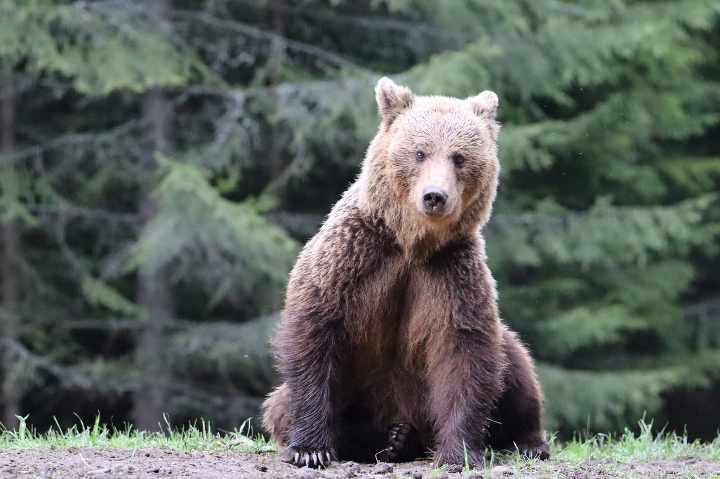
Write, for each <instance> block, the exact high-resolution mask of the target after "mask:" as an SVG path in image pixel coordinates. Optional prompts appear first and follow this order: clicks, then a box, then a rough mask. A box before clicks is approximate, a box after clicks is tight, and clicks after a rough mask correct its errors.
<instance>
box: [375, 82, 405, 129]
mask: <svg viewBox="0 0 720 479" xmlns="http://www.w3.org/2000/svg"><path fill="white" fill-rule="evenodd" d="M375 100H376V101H377V106H378V111H379V112H380V117H381V119H382V122H383V124H384V126H385V128H387V127H389V126H390V125H391V124H392V122H393V121H395V119H396V118H397V117H398V116H400V114H401V113H402V112H403V111H405V110H407V109H408V108H410V107H411V106H412V104H413V101H414V100H415V95H414V94H413V92H412V91H410V89H409V88H408V87H406V86H400V85H397V84H396V83H395V82H394V81H392V80H391V79H389V78H388V77H382V78H381V79H380V80H378V82H377V85H375Z"/></svg>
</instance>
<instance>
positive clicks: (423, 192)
mask: <svg viewBox="0 0 720 479" xmlns="http://www.w3.org/2000/svg"><path fill="white" fill-rule="evenodd" d="M375 95H376V100H377V104H378V110H379V113H380V117H381V123H380V128H379V129H378V133H377V135H376V137H375V139H374V140H373V141H372V143H371V145H370V148H369V149H368V154H367V156H366V159H365V163H364V165H363V174H362V175H361V179H362V184H363V185H364V188H362V193H361V195H362V201H363V203H364V204H365V205H366V206H368V207H369V208H371V209H373V210H375V211H378V212H380V213H381V214H382V216H383V217H384V218H385V220H386V221H387V222H388V224H389V226H390V227H391V228H392V229H393V230H395V232H396V234H397V235H398V239H399V241H400V243H401V245H402V246H403V247H404V248H405V249H406V251H409V250H412V249H417V248H418V247H422V248H424V249H427V248H431V249H432V248H437V247H439V246H441V245H443V244H445V243H447V242H448V241H450V240H452V239H453V238H458V237H459V236H462V235H472V234H475V232H476V231H477V229H478V228H479V227H481V226H482V225H484V224H485V223H486V222H487V220H488V219H489V216H490V212H491V209H492V203H493V201H494V199H495V192H496V189H497V183H498V174H499V171H500V165H499V162H498V158H497V136H498V131H499V125H498V124H497V122H496V121H495V115H496V112H497V108H498V97H497V95H496V94H495V93H493V92H491V91H484V92H482V93H480V94H478V95H476V96H472V97H469V98H466V99H464V100H463V99H458V98H450V97H443V96H418V95H415V94H413V92H412V91H410V89H408V88H407V87H404V86H399V85H396V84H395V83H394V82H392V81H391V80H390V79H388V78H381V79H380V80H379V81H378V83H377V86H376V88H375Z"/></svg>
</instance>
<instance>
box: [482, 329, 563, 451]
mask: <svg viewBox="0 0 720 479" xmlns="http://www.w3.org/2000/svg"><path fill="white" fill-rule="evenodd" d="M504 350H505V354H506V355H507V360H508V371H507V374H506V380H505V381H506V383H505V384H506V388H505V392H504V393H503V395H502V396H501V398H500V400H499V401H498V404H497V408H496V412H495V414H494V416H493V421H492V422H491V427H490V445H491V447H492V448H493V449H496V450H511V451H516V450H517V451H519V452H521V453H522V454H524V455H526V456H528V457H537V458H540V459H548V458H549V457H550V447H549V445H548V443H547V441H546V440H545V432H544V431H543V427H542V414H543V396H542V390H541V389H540V383H539V382H538V380H537V376H536V375H535V368H534V365H533V361H532V359H531V357H530V353H529V352H528V350H527V348H526V347H525V346H524V345H523V344H522V342H521V341H520V338H519V337H518V335H517V334H516V333H514V332H513V331H509V330H506V331H505V333H504Z"/></svg>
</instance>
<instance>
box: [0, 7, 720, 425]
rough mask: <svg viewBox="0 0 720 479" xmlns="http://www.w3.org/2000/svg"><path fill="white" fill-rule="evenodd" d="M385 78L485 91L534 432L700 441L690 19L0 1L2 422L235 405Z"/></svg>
mask: <svg viewBox="0 0 720 479" xmlns="http://www.w3.org/2000/svg"><path fill="white" fill-rule="evenodd" d="M382 75H390V76H391V77H392V78H393V79H395V80H396V81H397V82H400V83H403V84H407V85H408V86H410V87H411V88H413V89H414V90H415V91H416V92H417V93H420V94H445V95H453V96H461V97H463V96H469V95H472V94H476V93H478V92H479V91H481V90H484V89H492V90H494V91H496V92H497V93H498V95H499V96H500V99H501V108H500V120H501V121H502V123H503V129H502V133H501V149H500V151H501V155H500V156H501V163H502V179H501V187H500V192H499V197H498V201H497V203H496V208H495V214H494V217H493V219H492V221H491V223H490V224H489V225H488V226H487V227H486V231H485V234H486V238H487V243H488V248H489V257H490V263H491V267H492V269H493V271H494V274H495V276H496V279H497V280H498V287H499V290H500V301H501V311H502V315H503V317H504V319H505V321H507V322H508V323H509V324H510V325H511V326H512V327H513V328H515V329H517V330H518V331H519V332H520V333H521V335H522V337H523V338H524V339H525V341H526V342H527V343H528V344H529V346H530V347H531V349H532V351H533V353H534V355H535V357H536V358H537V361H538V364H539V372H540V376H541V380H542V382H543V385H544V388H545V392H546V407H547V419H546V422H547V428H548V429H550V430H551V431H558V432H559V433H560V434H561V435H562V436H565V437H568V436H570V435H572V434H573V433H575V432H577V431H617V430H622V429H623V428H624V427H626V426H632V425H634V424H635V423H636V421H637V420H638V419H640V418H641V417H642V416H643V415H645V417H646V418H654V419H655V421H656V424H667V425H668V427H669V428H670V429H675V430H678V431H682V430H683V429H687V431H688V433H689V434H690V435H691V436H693V437H698V436H699V437H707V438H709V437H714V436H715V434H716V432H717V429H718V427H719V425H720V409H718V408H717V407H714V408H711V407H710V406H711V405H712V404H718V403H719V402H720V273H719V271H720V197H719V193H718V191H719V190H720V188H719V187H720V4H718V3H717V2H715V1H705V0H677V1H655V0H612V1H606V0H586V1H577V2H576V1H563V0H532V1H531V0H513V1H503V2H497V1H491V0H452V1H444V2H437V1H433V0H363V1H349V0H265V1H263V0H197V1H192V0H173V1H171V0H153V1H141V0H85V1H80V0H75V1H61V0H55V1H53V0H0V246H1V247H0V278H1V279H2V288H1V289H0V326H1V330H0V353H1V354H2V360H1V361H0V370H1V372H0V376H1V378H0V379H1V382H2V384H1V389H0V406H1V410H2V419H1V420H0V422H2V423H3V424H4V425H5V426H6V427H8V428H12V427H14V426H15V424H16V421H17V419H16V416H18V415H20V416H24V417H25V416H27V417H28V423H30V424H32V425H34V426H36V427H38V428H40V429H46V428H47V427H50V426H52V425H53V424H55V421H57V423H58V424H60V425H63V426H66V425H69V424H71V423H74V422H76V421H77V419H78V417H79V418H81V419H83V420H84V421H85V423H91V422H92V418H93V417H94V416H95V415H96V414H98V413H99V414H100V416H101V418H102V419H103V420H104V421H106V422H108V423H111V424H115V425H122V424H124V423H126V422H132V423H133V424H135V425H136V426H137V427H139V428H142V429H157V428H158V427H159V424H161V423H163V424H164V421H165V420H164V419H163V413H165V414H166V417H167V420H168V421H169V422H171V423H172V424H175V425H183V424H187V422H188V421H192V420H195V419H198V418H205V419H209V420H211V421H212V423H213V424H214V425H215V426H217V427H219V428H225V429H232V428H236V427H238V426H239V425H240V424H241V423H242V422H243V421H244V420H245V419H246V418H248V417H254V416H256V415H257V412H258V407H259V404H260V402H261V400H262V396H263V395H264V394H265V393H267V391H268V390H269V389H270V387H271V386H272V385H273V383H274V382H275V381H276V377H275V373H274V371H273V368H272V364H271V358H270V355H269V352H268V345H267V338H268V336H269V334H270V333H271V331H272V329H273V327H274V325H275V324H276V321H277V318H278V313H277V311H278V310H279V308H280V307H281V305H282V297H283V292H284V287H285V284H286V280H287V274H288V271H289V269H290V268H291V267H292V264H293V261H294V259H295V257H296V255H297V253H298V252H299V249H300V247H301V246H302V244H303V242H304V241H306V240H307V239H308V238H309V237H310V236H311V235H312V234H313V233H314V231H316V230H317V228H318V226H319V224H320V223H321V222H322V220H323V218H324V215H326V214H327V212H328V211H329V208H330V207H331V205H332V204H333V202H334V201H336V200H337V198H338V197H339V195H340V194H341V193H342V191H343V190H345V188H346V187H347V186H348V185H349V184H350V183H351V182H352V181H353V179H354V177H355V175H356V174H357V172H358V170H359V166H360V162H361V160H362V157H363V154H364V151H365V148H366V146H367V143H368V141H369V139H370V138H371V137H372V136H373V134H374V131H375V129H376V128H377V123H378V119H377V114H376V111H375V106H374V100H373V93H372V88H373V85H374V83H375V81H376V80H377V79H378V78H379V77H380V76H382ZM54 418H55V419H54ZM256 425H257V423H256Z"/></svg>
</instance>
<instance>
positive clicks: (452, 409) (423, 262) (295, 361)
mask: <svg viewBox="0 0 720 479" xmlns="http://www.w3.org/2000/svg"><path fill="white" fill-rule="evenodd" d="M376 98H377V103H378V110H379V112H380V115H381V118H382V121H381V125H380V128H379V130H378V133H377V136H376V137H375V139H374V140H373V141H372V143H371V144H370V147H369V149H368V152H367V155H366V158H365V161H364V164H363V168H362V172H361V174H360V176H359V178H358V179H357V181H356V182H355V183H354V184H353V185H352V186H351V187H350V188H349V189H348V191H346V192H345V194H344V195H343V197H342V198H341V199H340V201H339V202H338V203H337V204H336V205H335V207H334V208H333V209H332V212H331V213H330V215H329V217H328V219H327V221H326V222H325V224H324V225H323V226H322V228H321V229H320V231H319V232H318V233H317V235H316V236H315V237H314V238H313V239H312V240H310V241H309V242H308V243H307V245H306V246H305V248H304V249H303V251H302V253H301V255H300V257H299V259H298V261H297V263H296V265H295V268H294V269H293V271H292V273H291V275H290V282H289V285H288V290H287V298H286V303H285V309H284V314H283V319H282V323H281V325H280V328H279V330H278V332H277V334H276V337H275V339H274V350H275V354H276V357H277V362H278V367H279V370H280V373H281V377H282V379H283V381H284V382H283V384H282V385H281V386H280V387H278V388H277V389H276V390H275V391H273V392H272V393H271V394H270V396H269V397H268V399H267V401H266V402H265V405H264V426H265V428H266V429H267V430H268V431H269V432H270V433H271V434H272V436H273V438H274V439H275V440H276V441H277V442H278V443H279V444H280V445H281V446H283V447H286V449H285V451H284V454H285V455H286V458H287V460H289V461H290V462H294V463H296V464H298V465H304V464H309V465H311V466H316V465H320V466H322V465H325V464H327V463H328V462H329V461H330V460H331V459H336V458H341V459H345V460H356V461H369V460H374V459H375V458H376V457H378V456H377V455H378V454H381V455H382V454H383V453H385V455H386V456H385V457H387V458H390V459H395V460H402V459H409V458H411V457H412V456H413V455H416V454H418V453H423V452H426V451H430V450H433V451H434V454H435V460H436V461H437V463H440V464H441V463H451V464H462V463H463V462H464V454H465V451H467V453H468V455H469V459H470V461H472V462H473V463H481V462H482V459H483V455H484V450H485V447H487V446H492V447H496V448H508V449H516V448H517V449H520V450H522V451H523V452H525V453H528V454H531V455H536V456H541V457H547V456H548V447H547V443H546V442H545V440H544V434H543V431H542V424H541V417H542V393H541V391H540V386H539V384H538V381H537V379H536V376H535V372H534V368H533V363H532V360H531V358H530V355H529V354H528V351H527V349H526V348H525V347H524V346H523V345H522V343H521V342H520V340H519V339H518V337H517V335H516V334H515V333H513V332H511V331H509V330H508V329H507V328H506V327H505V326H504V325H503V324H502V322H501V321H500V319H499V315H498V308H497V304H496V299H497V298H496V288H495V281H494V280H493V278H492V275H491V273H490V270H489V269H488V267H487V264H486V257H485V244H484V241H483V239H482V236H481V234H480V229H481V227H482V226H483V225H484V224H485V223H486V222H487V220H488V218H489V216H490V212H491V209H492V203H493V200H494V199H495V191H496V188H497V182H498V173H499V163H498V159H497V146H496V144H497V143H496V142H497V135H498V131H499V126H498V125H497V123H496V121H495V114H496V111H497V106H498V101H497V96H496V95H495V94H494V93H492V92H483V93H481V94H479V95H477V96H475V97H471V98H468V99H466V100H460V99H456V98H448V97H422V96H415V95H414V94H413V93H412V92H411V91H410V90H409V89H407V88H405V87H401V86H397V85H395V84H394V83H393V82H392V81H390V80H388V79H387V78H383V79H381V80H380V81H379V82H378V85H377V87H376ZM429 186H432V187H437V188H439V189H441V190H442V191H444V192H446V193H447V201H446V202H445V206H444V210H443V211H442V214H440V215H430V214H429V213H428V210H427V209H424V206H423V204H424V203H423V198H424V196H423V195H424V193H423V192H424V191H427V188H428V187H429ZM389 428H392V429H391V436H390V437H388V429H389ZM398 433H400V437H401V438H402V439H403V440H402V441H399V440H398ZM409 436H412V437H409ZM411 444H412V446H411ZM406 445H407V447H406ZM403 448H404V449H405V450H402V451H398V449H403ZM380 457H382V456H380Z"/></svg>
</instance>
